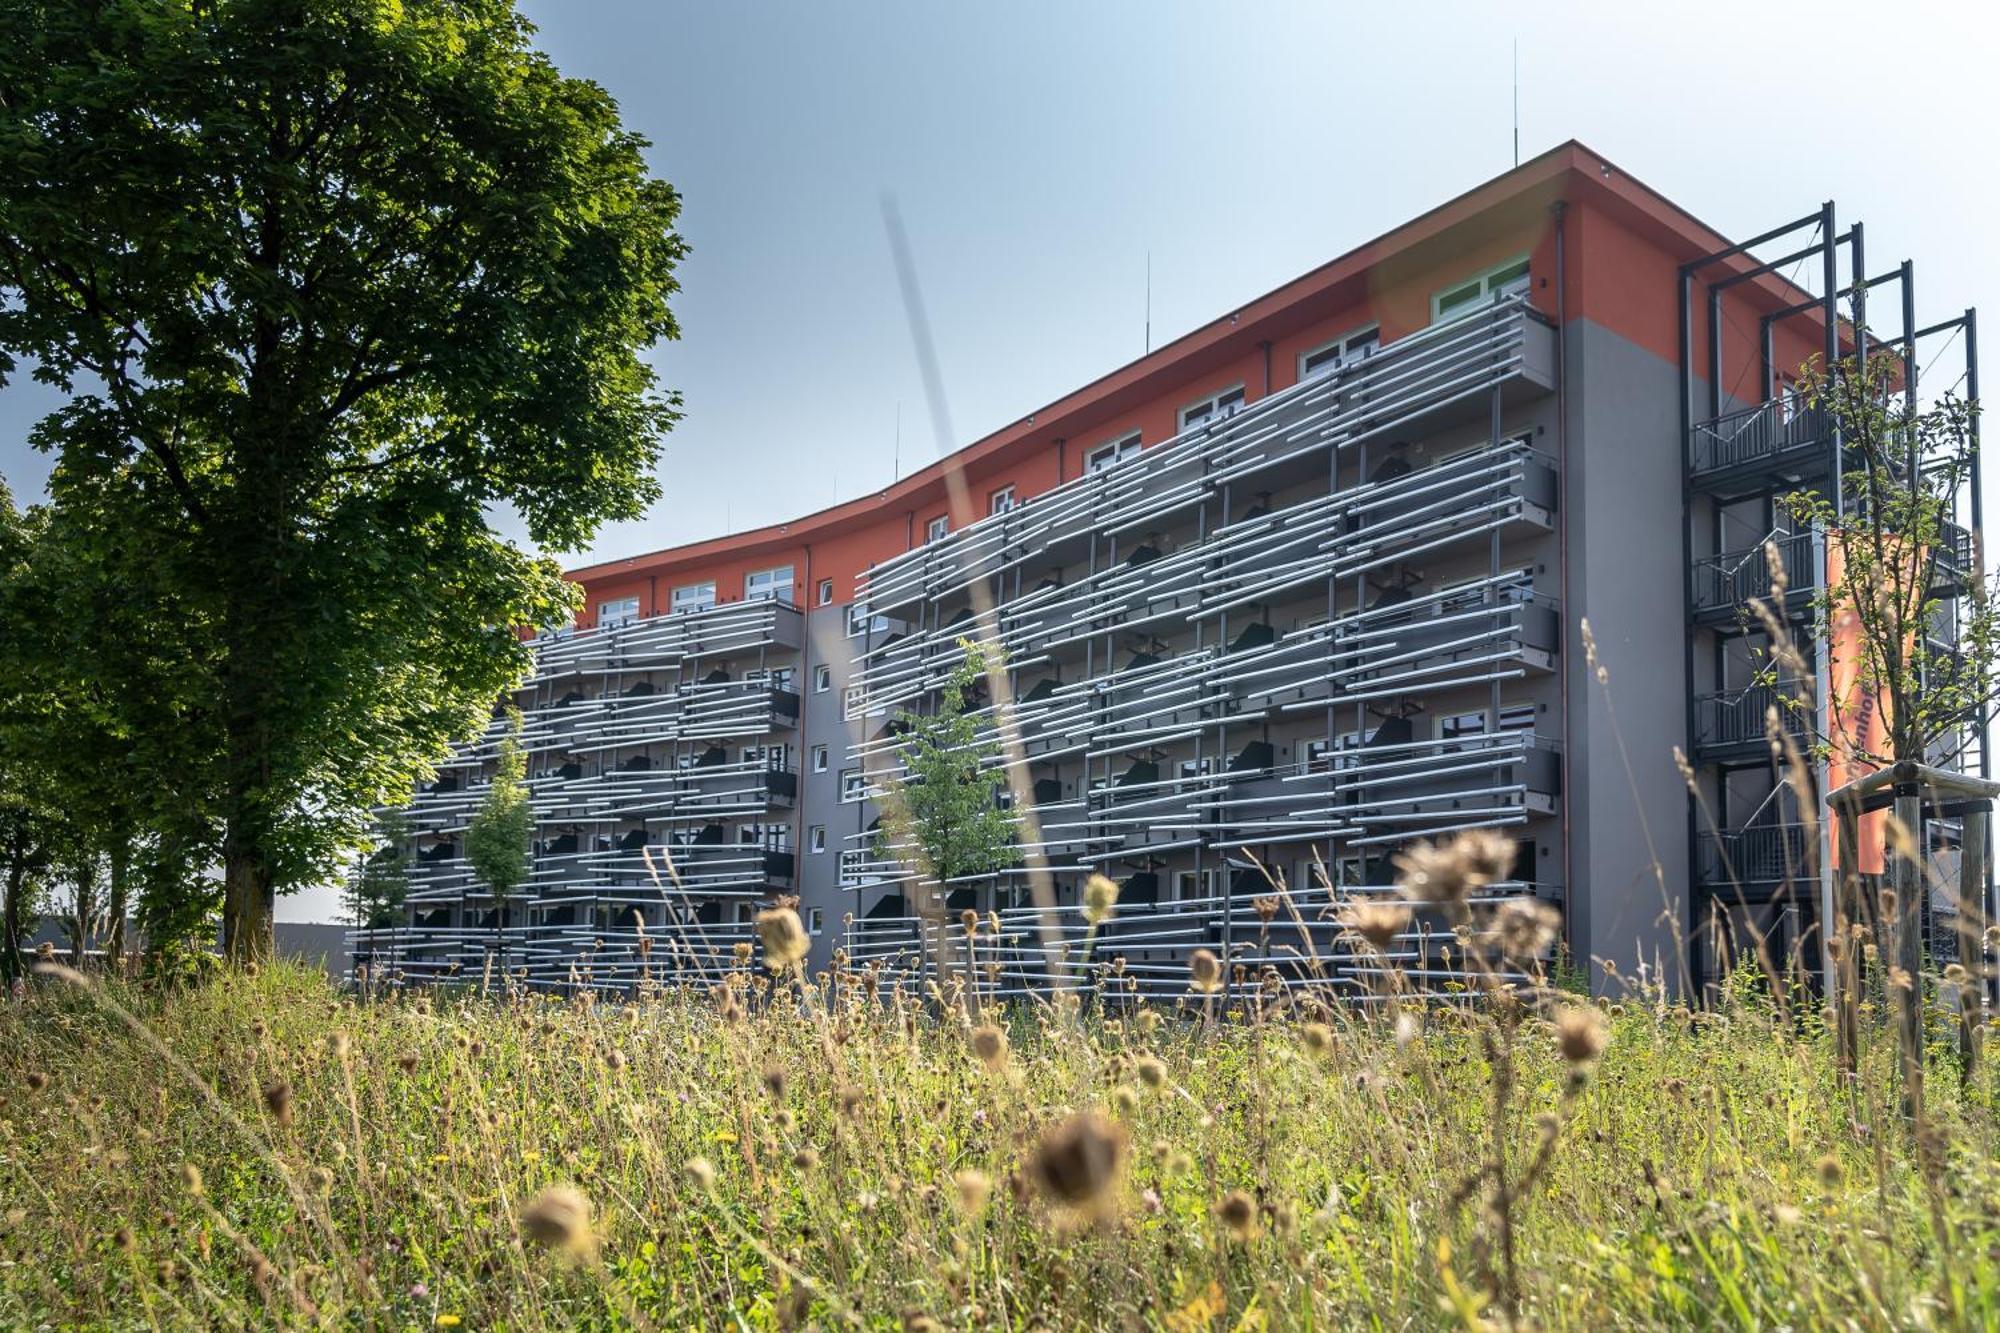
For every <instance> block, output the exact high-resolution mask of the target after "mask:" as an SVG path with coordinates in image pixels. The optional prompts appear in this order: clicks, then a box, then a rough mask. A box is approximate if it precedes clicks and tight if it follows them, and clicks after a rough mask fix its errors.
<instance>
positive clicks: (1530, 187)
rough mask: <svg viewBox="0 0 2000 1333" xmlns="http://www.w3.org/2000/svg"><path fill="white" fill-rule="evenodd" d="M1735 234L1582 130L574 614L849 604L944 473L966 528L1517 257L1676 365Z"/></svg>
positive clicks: (1752, 348) (926, 512)
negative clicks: (1158, 340)
mask: <svg viewBox="0 0 2000 1333" xmlns="http://www.w3.org/2000/svg"><path fill="white" fill-rule="evenodd" d="M1559 231H1560V233H1561V244H1560V247H1559V246H1558V232H1559ZM1727 244H1728V242H1727V241H1726V240H1724V238H1723V237H1722V236H1720V235H1719V234H1718V233H1716V232H1714V231H1713V230H1711V229H1710V228H1708V227H1706V226H1704V225H1703V224H1702V223H1700V222H1699V221H1697V220H1696V219H1694V218H1693V217H1692V216H1690V215H1689V214H1687V213H1685V212H1684V211H1682V210H1681V209H1679V208H1677V207H1675V206H1674V205H1672V204H1671V203H1669V202H1667V201H1666V200H1665V199H1664V198H1662V197H1661V196H1659V195H1657V194H1655V193H1654V192H1653V191H1651V190H1649V189H1648V188H1646V187H1645V186H1643V185H1641V184H1639V183H1638V182H1636V181H1634V180H1632V179H1631V178H1630V177H1627V176H1626V175H1625V174H1624V173H1623V172H1622V171H1620V170H1619V169H1617V168H1616V167H1614V166H1612V165H1611V164H1610V163H1609V162H1607V161H1606V160H1604V159H1603V158H1602V157H1600V156H1599V155H1598V154H1596V153H1593V152H1591V151H1590V150H1589V149H1587V148H1585V147H1583V146H1582V145H1581V144H1578V143H1575V142H1573V141H1572V142H1570V143H1567V144H1564V145H1563V146H1561V147H1559V148H1556V149H1554V150H1552V151H1550V152H1548V153H1545V154H1543V155H1542V156H1541V157H1539V158H1536V159H1534V160H1532V161H1530V162H1527V163H1524V164H1522V165H1521V166H1520V167H1517V168H1515V169H1514V170H1513V171H1510V172H1508V173H1506V174H1505V175H1503V176H1499V177H1497V178H1495V179H1494V180H1491V181H1489V182H1487V183H1486V184H1484V185H1482V186H1480V187H1478V188H1477V189H1474V190H1472V191H1470V192H1468V193H1466V194H1464V195H1461V196H1459V197H1458V198H1456V199H1453V200H1451V201H1449V202H1448V203H1446V204H1443V205H1441V206H1440V207H1438V208H1436V209H1433V210H1432V211H1431V212H1429V213H1426V214H1424V215H1423V216H1421V217H1418V218H1416V219H1414V220H1412V221H1410V222H1408V223H1406V224H1404V225H1403V226H1402V227H1399V228H1397V229H1396V230H1395V231H1393V232H1390V233H1388V234H1387V235H1385V236H1382V237H1379V238H1377V239H1376V240H1373V241H1370V242H1369V243H1367V244H1366V245H1363V246H1361V247H1359V248H1358V249H1356V250H1354V251H1351V252H1350V253H1348V254H1346V255H1344V256H1342V257H1340V258H1339V259H1336V260H1334V261H1332V262H1330V263H1328V264H1326V265H1323V266H1321V267H1320V268H1318V269H1315V270H1313V271H1312V272H1311V273H1308V274H1305V275H1304V276H1302V277H1300V278H1298V279H1296V280H1294V281H1293V282H1290V283H1287V284H1286V285H1285V286H1283V287H1281V288H1279V289H1277V290H1276V291H1273V292H1270V293H1268V294H1266V295H1264V296H1262V297H1259V298H1257V299H1256V300H1253V301H1250V302H1248V303H1247V304H1245V305H1244V306H1242V307H1240V308H1239V309H1237V310H1234V311H1231V312H1228V313H1227V314H1225V315H1223V316H1222V317H1220V318H1219V319H1217V320H1215V321H1213V322H1211V323H1209V324H1207V325H1205V326H1203V327H1202V328H1199V329H1196V330H1195V331H1193V332H1192V333H1189V334H1187V335H1186V336H1185V337H1182V338H1180V339H1177V340H1176V341H1174V342H1172V343H1170V344H1168V345H1166V346H1164V347H1162V348H1160V349H1159V350H1158V351H1155V352H1153V353H1151V354H1150V355H1148V356H1146V357H1143V358H1141V359H1140V360H1137V361H1134V362H1132V363H1130V364H1128V365H1126V366H1124V367H1122V368H1120V369H1118V370H1116V371H1113V372H1112V373H1111V374H1109V375H1106V376H1104V377H1102V378H1101V379H1098V380H1096V381H1094V382H1092V383H1091V384H1089V385H1086V386H1085V387H1083V388H1082V389H1079V390H1077V391H1076V392H1074V393H1072V394H1070V395H1068V396H1066V397H1064V398H1061V399H1059V400H1057V401H1056V402H1054V403H1051V404H1048V405H1046V406H1044V407H1042V408H1040V409H1038V410H1036V411H1035V412H1034V413H1033V414H1032V415H1030V416H1028V417H1025V418H1023V419H1022V420H1021V421H1019V422H1016V423H1014V424H1013V425H1010V426H1008V427H1006V428H1004V429H1002V430H1000V431H997V432H995V433H994V434H992V435H989V436H987V437H986V438H984V439H981V440H978V441H975V442H973V443H972V444H969V445H967V446H966V447H964V448H963V449H961V450H959V451H958V452H957V453H955V454H954V455H952V456H951V457H949V458H947V459H943V460H940V461H939V462H938V463H934V464H932V465H931V466H929V467H927V468H925V469H923V470H922V471H920V472H916V473H913V474H912V475H910V476H908V477H905V478H903V479H902V480H900V481H898V482H897V483H895V484H894V485H893V486H891V487H889V488H888V489H886V490H884V491H882V492H879V493H877V494H875V495H872V496H865V497H862V498H860V499H856V500H852V501H849V502H846V503H844V504H840V505H836V506H834V507H832V508H830V509H825V510H822V511H820V512H818V513H815V514H811V515H807V516H805V517H803V518H800V519H796V520H794V521H792V522H789V523H784V524H777V525H773V526H770V527H765V528H760V529H757V530H754V531H751V532H745V533H739V534H735V535H733V536H729V537H725V538H718V539H715V540H712V541H706V542H697V543H693V544H690V545H687V546H681V547H675V548H672V549H669V550H664V551H660V552H656V553H653V554H650V555H644V556H638V557H634V558H632V559H627V560H619V561H612V562H609V563H606V564H600V565H593V566H589V567H587V568H583V569H578V570H575V571H572V573H571V574H570V577H571V578H572V579H574V580H575V581H577V582H578V583H580V584H582V585H583V587H584V589H585V593H586V599H587V605H586V608H585V610H584V612H583V614H582V615H581V616H580V617H579V620H578V625H579V627H580V628H588V627H590V626H592V625H594V624H595V623H596V617H597V611H598V607H599V606H600V605H601V604H602V603H604V602H607V601H614V600H617V599H622V598H626V597H636V598H638V600H639V614H641V615H655V614H659V613H662V612H665V611H667V610H669V609H670V607H671V600H670V599H671V596H672V590H673V589H674V588H676V587H681V586H685V585H690V584H698V583H705V582H709V581H713V582H714V583H715V585H716V597H717V600H718V601H722V602H728V601H733V600H737V599H739V598H741V597H742V596H743V595H744V579H745V576H746V575H748V574H750V573H752V572H755V571H759V570H766V569H770V568H773V567H777V566H783V565H790V566H791V567H792V570H793V586H792V590H791V600H792V601H793V602H794V603H796V604H797V605H799V606H801V607H806V608H812V607H816V606H817V605H819V591H818V589H819V584H820V582H821V581H822V580H829V579H830V580H832V584H833V587H832V598H831V604H832V605H844V604H846V603H849V602H851V601H852V600H853V598H854V588H855V580H856V577H857V576H858V575H859V574H860V573H861V572H862V571H863V570H865V569H867V568H868V567H869V566H871V565H873V564H875V563H877V562H879V561H881V560H884V559H886V558H888V557H889V556H892V555H895V554H897V553H899V552H902V551H904V550H908V549H910V548H911V547H912V546H914V545H916V544H919V543H921V542H922V541H923V540H924V535H925V531H926V528H927V526H928V524H929V522H930V521H931V520H932V519H933V518H935V517H937V516H939V515H942V514H945V513H946V512H947V510H948V509H949V505H950V501H949V497H948V494H947V487H946V481H945V476H946V470H947V469H950V468H959V469H962V470H963V474H964V478H965V483H966V489H967V492H968V497H969V500H970V509H971V512H967V513H958V514H953V515H951V518H952V527H953V528H954V529H956V528H959V527H963V526H965V525H966V524H967V523H970V522H972V521H974V520H976V519H978V518H981V517H984V516H985V514H986V513H987V506H988V504H989V499H990V497H991V495H992V494H993V493H994V492H995V491H997V490H999V489H1000V488H1002V487H1006V486H1012V487H1013V488H1014V491H1015V497H1016V499H1017V500H1025V499H1028V498H1030V497H1032V496H1035V495H1038V494H1041V493H1043V492H1045V491H1047V490H1050V489H1051V488H1053V487H1055V486H1057V485H1059V484H1060V483H1062V482H1064V481H1067V480H1069V479H1071V478H1073V477H1076V476H1078V475H1080V474H1081V472H1082V471H1083V468H1084V458H1085V456H1086V454H1087V453H1088V452H1089V451H1090V450H1091V449H1093V448H1095V447H1097V446H1099V445H1102V444H1104V443H1106V442H1109V441H1113V440H1117V439H1120V438H1122V437H1124V436H1126V435H1129V434H1130V433H1131V432H1132V431H1135V430H1136V431H1138V432H1139V433H1140V437H1141V441H1142V445H1143V446H1151V445H1155V444H1159V443H1161V442H1163V441H1165V440H1168V439H1171V438H1172V437H1173V436H1174V435H1175V434H1176V433H1177V431H1178V429H1179V414H1180V412H1181V410H1182V409H1183V408H1185V407H1187V406H1188V405H1190V404H1191V403H1194V402H1197V401H1199V400H1201V399H1202V398H1204V397H1206V396H1208V395H1210V394H1213V393H1215V392H1218V391H1221V390H1226V389H1230V388H1234V387H1236V386H1239V385H1240V386H1241V387H1242V389H1243V392H1244V396H1245V400H1246V401H1255V400H1257V399H1258V398H1261V397H1263V396H1264V395H1266V394H1268V393H1272V392H1275V391H1277V390H1280V389H1283V388H1286V387H1289V386H1290V385H1292V384H1294V383H1296V382H1297V381H1298V379H1299V375H1300V365H1301V358H1302V356H1303V355H1304V354H1305V353H1306V352H1308V351H1310V350H1312V349H1314V348H1317V347H1319V346H1322V345H1323V344H1325V343H1326V342H1327V341H1328V340H1329V339H1333V338H1336V337H1340V336H1344V335H1346V334H1348V333H1351V332H1353V331H1355V330H1358V329H1361V328H1364V327H1366V326H1368V325H1371V324H1374V325H1378V326H1379V328H1380V332H1381V338H1382V340H1383V341H1384V342H1390V341H1393V340H1395V339H1397V338H1400V337H1402V336H1404V335H1405V334H1408V333H1410V332H1413V331H1415V330H1417V329H1420V328H1422V327H1424V326H1425V325H1427V324H1428V323H1430V322H1431V319H1432V317H1433V315H1432V310H1433V299H1434V297H1435V296H1436V295H1437V294H1438V293H1440V292H1442V291H1445V290H1448V289H1449V288H1451V287H1453V286H1455V285H1457V284H1459V283H1461V282H1463V281H1464V280H1465V279H1466V278H1468V277H1469V276H1472V275H1476V274H1479V273H1481V272H1484V271H1487V270H1490V269H1493V268H1495V267H1496V266H1500V265H1503V264H1507V263H1509V262H1511V261H1513V260H1516V259H1519V258H1521V257H1524V256H1525V257H1526V258H1527V260H1528V264H1529V274H1530V289H1529V290H1530V296H1531V299H1532V300H1533V302H1534V304H1535V305H1536V306H1537V307H1538V308H1539V309H1540V310H1541V311H1542V312H1543V313H1544V314H1547V315H1548V316H1550V317H1551V318H1561V319H1565V320H1575V319H1589V320H1591V321H1593V322H1595V323H1597V324H1600V325H1602V326H1604V327H1606V328H1609V329H1611V330H1612V331H1614V332H1616V333H1618V334H1620V335H1621V336H1623V337H1624V338H1626V339H1628V340H1629V341H1631V342H1633V343H1635V344H1637V345H1639V346H1641V347H1643V348H1645V349H1646V350H1648V351H1651V352H1653V353H1654V354H1655V355H1657V356H1659V357H1660V358H1661V359H1662V360H1664V361H1666V362H1668V363H1669V364H1673V363H1675V362H1676V361H1677V359H1678V343H1679V338H1680V330H1679V322H1678V313H1677V312H1678V297H1677V289H1676V283H1677V273H1678V267H1679V265H1680V264H1681V263H1683V262H1685V261H1687V260H1689V259H1691V258H1694V257H1696V256H1698V255H1700V254H1703V253H1707V252H1711V251H1713V250H1717V249H1720V248H1722V247H1724V246H1726V245H1727ZM1559 248H1560V255H1561V259H1560V263H1559V262H1558V251H1559ZM1559 269H1560V272H1561V279H1562V280H1561V290H1558V271H1559ZM1802 295H1803V293H1801V292H1800V291H1799V290H1798V289H1797V288H1794V287H1791V286H1789V285H1788V284H1785V283H1782V282H1780V281H1778V280H1776V279H1772V278H1764V279H1758V280H1755V281H1752V282H1747V283H1744V284H1741V285H1740V286H1738V287H1736V288H1734V289H1732V290H1731V291H1730V292H1729V294H1728V297H1727V301H1728V305H1727V306H1726V307H1725V338H1724V344H1723V346H1724V360H1723V380H1724V384H1723V388H1724V392H1725V394H1726V395H1727V396H1728V397H1730V398H1734V399H1738V400H1743V401H1755V400H1757V399H1760V398H1761V397H1763V393H1762V386H1761V384H1760V383H1759V380H1760V378H1761V376H1760V373H1759V368H1760V366H1761V358H1760V350H1759V348H1758V347H1757V345H1756V339H1755V336H1754V331H1755V330H1756V329H1757V328H1758V326H1759V321H1760V319H1761V317H1762V315H1763V314H1765V313H1767V312H1769V311H1772V310H1775V309H1777V308H1778V307H1780V306H1782V305H1786V304H1789V303H1791V302H1793V301H1796V300H1799V299H1801V297H1802ZM1697 304H1699V303H1697ZM1694 315H1695V325H1694V329H1693V338H1694V344H1693V345H1694V346H1696V347H1705V346H1706V345H1707V344H1706V338H1707V318H1708V316H1707V311H1706V310H1705V309H1697V310H1696V311H1695V312H1694ZM1810 320H1811V317H1810V316H1808V317H1807V318H1805V319H1802V320H1794V321H1786V322H1785V323H1783V324H1781V325H1780V326H1779V327H1778V339H1779V341H1778V344H1777V356H1776V359H1775V364H1776V365H1778V366H1779V367H1781V368H1782V367H1791V366H1797V365H1798V364H1800V363H1801V362H1803V361H1804V360H1805V359H1806V358H1808V357H1810V356H1811V355H1813V353H1814V352H1815V351H1816V350H1818V347H1819V343H1818V342H1816V341H1815V339H1814V336H1813V331H1812V328H1811V323H1810ZM1744 330H1749V331H1751V332H1750V333H1749V334H1748V335H1747V336H1746V335H1745V334H1744V333H1743V332H1742V331H1744ZM1703 392H1704V393H1705V392H1706V391H1705V388H1704V389H1703Z"/></svg>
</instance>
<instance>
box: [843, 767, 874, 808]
mask: <svg viewBox="0 0 2000 1333" xmlns="http://www.w3.org/2000/svg"><path fill="white" fill-rule="evenodd" d="M867 795H868V783H867V781H866V780H865V779H864V778H863V777H862V776H861V770H860V769H858V768H843V769H842V770H840V799H841V802H842V803H843V804H852V803H853V802H855V801H858V800H861V799H862V798H863V797H865V796H867Z"/></svg>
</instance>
